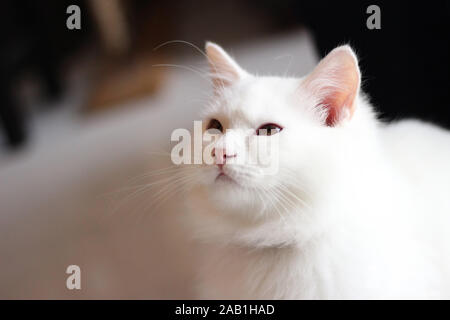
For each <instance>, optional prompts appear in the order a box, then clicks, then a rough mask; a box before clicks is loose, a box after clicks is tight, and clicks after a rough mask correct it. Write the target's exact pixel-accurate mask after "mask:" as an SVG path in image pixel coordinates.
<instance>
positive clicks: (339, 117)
mask: <svg viewBox="0 0 450 320" xmlns="http://www.w3.org/2000/svg"><path fill="white" fill-rule="evenodd" d="M211 46H214V45H210V48H209V52H208V56H209V58H210V59H212V60H213V61H214V63H215V65H214V67H215V68H216V66H217V65H219V67H218V68H220V63H224V62H223V61H221V60H220V59H219V60H218V55H217V52H219V56H220V55H224V56H223V57H224V59H225V60H226V61H225V63H227V64H231V67H233V68H238V66H237V65H234V64H233V63H234V61H232V60H228V59H230V58H229V57H228V56H226V55H225V53H224V52H222V51H220V48H218V47H216V46H214V47H211ZM216 50H219V51H216ZM339 50H340V51H339ZM346 50H347V51H348V50H350V49H349V48H347V47H345V48H344V49H342V48H340V49H336V50H335V51H333V52H334V56H333V52H332V53H331V54H330V55H329V57H330V58H328V57H327V58H325V59H324V61H325V62H322V63H321V64H320V65H319V67H318V68H316V70H315V71H314V72H313V73H312V74H311V75H310V76H308V77H306V78H303V79H295V80H294V79H283V78H255V77H252V76H248V75H247V74H240V77H239V78H237V79H238V80H236V82H235V83H232V84H229V87H227V86H225V87H223V86H221V87H220V90H221V91H220V93H219V94H218V95H217V98H216V99H217V100H216V101H215V102H214V104H213V106H212V107H211V108H210V109H209V110H208V113H207V116H210V115H214V117H217V118H218V117H222V119H221V121H222V122H223V123H225V124H226V126H227V127H229V128H231V129H237V128H240V127H245V128H248V127H250V128H251V127H257V126H258V125H257V123H261V122H262V123H265V122H274V123H282V129H281V130H282V131H280V132H279V133H278V135H280V140H281V142H280V150H279V156H280V163H279V167H280V168H279V171H278V172H277V173H276V174H275V175H274V176H268V177H267V176H266V177H264V176H260V175H257V174H255V175H254V176H252V175H251V174H249V173H248V172H247V171H249V170H250V169H248V168H249V166H238V165H235V167H234V168H233V167H232V166H233V164H232V163H230V164H228V163H226V164H225V165H224V167H223V168H222V167H220V166H219V168H220V170H221V171H222V170H224V172H225V174H226V175H227V176H229V177H230V178H231V181H228V180H224V179H219V176H217V170H218V169H217V168H215V166H208V167H205V168H202V172H201V173H200V176H201V177H202V179H203V180H202V183H199V184H197V185H196V186H194V187H193V188H192V189H191V190H190V195H189V198H188V204H189V207H190V212H189V215H188V216H187V217H188V219H187V221H188V222H189V225H190V227H191V230H192V231H193V233H194V235H195V236H196V237H197V238H199V239H201V243H202V245H203V246H204V251H203V252H204V255H203V258H204V261H203V263H202V266H203V267H202V269H201V270H199V293H200V295H199V297H201V298H207V299H216V298H229V299H241V298H242V299H272V298H275V299H277V298H278V299H339V298H357V299H364V298H369V299H382V298H450V133H449V132H447V131H445V130H442V129H439V128H436V127H434V126H431V125H428V124H425V123H421V122H418V121H410V120H408V121H401V122H397V123H393V124H383V123H381V122H379V121H378V120H377V119H376V116H375V114H374V113H373V111H372V107H371V106H370V104H369V102H368V101H367V100H366V99H365V98H364V96H363V95H362V94H361V93H359V70H356V71H355V74H357V75H358V77H357V78H358V79H357V80H356V76H354V77H352V76H351V75H350V76H348V74H349V73H351V72H350V71H349V68H354V67H355V66H353V65H352V63H353V62H351V63H350V62H349V61H350V60H351V59H350V58H351V57H353V59H354V56H352V53H351V51H348V52H347V51H346ZM326 59H328V60H326ZM339 59H340V60H339ZM346 59H350V60H346ZM351 61H353V60H351ZM355 61H356V60H355ZM350 65H351V66H350ZM330 66H331V68H330ZM340 66H346V67H345V68H343V70H344V72H343V73H342V74H339V70H338V68H339V67H340ZM356 69H357V63H356ZM330 70H331V72H332V73H333V77H334V78H333V79H332V80H333V81H334V80H336V79H338V78H339V77H338V76H341V77H344V78H345V77H347V79H343V80H342V82H343V83H344V86H331V85H328V86H327V89H326V90H324V91H323V92H321V93H319V92H320V90H321V88H319V87H318V84H317V83H319V86H320V81H322V82H323V83H327V79H326V75H327V72H328V73H330ZM225 71H227V72H229V71H230V69H226V70H225ZM241 71H242V70H240V69H239V70H238V72H241ZM242 72H243V71H242ZM226 76H227V78H226V79H229V78H230V74H227V75H226ZM328 80H330V79H328ZM347 80H348V81H349V82H348V85H347V83H346V81H347ZM311 83H313V84H314V87H312V86H310V85H311ZM329 83H331V82H328V84H329ZM222 85H223V83H222ZM302 86H303V87H302ZM297 88H301V89H299V90H300V91H298V90H297ZM330 88H331V89H330ZM333 88H338V90H337V91H336V92H334V91H333ZM355 88H356V89H355ZM347 89H348V90H347ZM271 90H274V91H271ZM291 93H292V94H291ZM342 94H343V96H341V95H342ZM292 98H294V99H295V98H301V101H299V102H298V109H296V108H297V107H296V106H295V102H293V100H292ZM325 100H326V101H327V104H326V108H328V109H327V110H328V113H326V114H324V112H323V110H324V109H325V108H323V106H324V104H323V103H322V104H321V103H320V102H321V101H322V102H323V101H325ZM267 103H268V105H266V104H267ZM278 104H279V105H278ZM271 107H273V109H275V110H271ZM312 107H314V108H312ZM258 108H259V109H260V112H261V115H258V112H257V111H256V110H257V109H258ZM317 108H322V110H321V111H320V112H316V111H317ZM331 108H336V110H334V111H330V110H331ZM339 108H340V109H339ZM344 108H348V110H344ZM297 111H298V114H296V112H297ZM333 112H334V116H333V117H334V118H333V119H331V120H330V119H329V117H330V114H331V113H333ZM277 113H278V115H277ZM279 113H282V115H281V116H280V114H279ZM338 113H339V114H338ZM267 116H269V118H265V117H267ZM226 119H228V120H226ZM252 121H253V122H254V123H255V124H252ZM280 127H281V126H280ZM227 134H228V133H227ZM282 135H283V136H282ZM224 136H226V135H225V134H224ZM233 139H236V138H233ZM238 139H239V138H238ZM283 139H284V140H283ZM233 143H234V144H236V142H232V143H231V144H233ZM237 144H239V143H237ZM228 145H229V141H227V150H229V146H228ZM236 150H237V151H233V153H235V154H237V155H238V156H239V155H240V154H242V153H243V152H245V151H242V150H241V149H239V147H236ZM227 152H228V151H227ZM235 154H234V155H233V156H235ZM227 168H229V169H227ZM242 168H243V169H242ZM227 170H228V171H227ZM248 175H250V178H247V176H248ZM261 184H262V186H261Z"/></svg>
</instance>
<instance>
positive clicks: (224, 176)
mask: <svg viewBox="0 0 450 320" xmlns="http://www.w3.org/2000/svg"><path fill="white" fill-rule="evenodd" d="M215 181H216V182H218V181H221V182H230V183H235V184H236V181H235V180H234V179H233V178H231V177H230V176H229V175H227V174H226V173H225V172H224V171H223V169H222V168H220V169H219V174H218V175H217V177H216V179H215Z"/></svg>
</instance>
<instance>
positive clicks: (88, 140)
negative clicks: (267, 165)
mask: <svg viewBox="0 0 450 320" xmlns="http://www.w3.org/2000/svg"><path fill="white" fill-rule="evenodd" d="M371 4H376V5H378V6H379V7H380V9H381V29H376V30H370V29H368V28H367V25H366V21H367V19H368V18H369V16H370V15H371V14H369V13H367V12H366V10H367V7H368V6H369V5H371ZM71 5H76V6H77V7H78V8H79V20H78V21H79V22H80V24H79V25H77V24H76V22H75V20H72V19H76V18H74V17H73V14H76V10H75V11H73V10H72V9H73V7H72V9H71V10H68V8H69V7H70V6H71ZM1 9H2V10H0V15H1V19H0V26H1V27H0V41H1V43H2V45H1V51H0V70H1V72H0V75H1V83H0V92H1V94H0V97H1V100H0V298H3V299H13V298H19V299H23V298H32V299H34V298H41V299H47V298H49V299H57V298H63V299H80V298H90V299H91V298H113V299H128V298H139V299H140V298H150V299H177V298H193V297H194V293H193V288H194V286H195V278H194V274H195V269H196V258H195V255H196V254H197V253H196V251H197V250H198V248H197V247H196V246H195V245H193V244H192V243H191V242H190V241H189V237H188V236H187V234H186V232H185V230H183V228H182V226H181V223H180V221H179V219H178V217H179V216H180V215H182V214H183V207H180V206H179V205H178V204H179V203H181V200H182V197H183V195H182V194H181V193H180V192H178V191H179V190H178V189H175V188H171V187H167V186H165V185H164V184H161V183H159V182H158V181H160V180H158V179H161V177H164V175H165V174H169V173H170V169H168V170H166V171H164V170H165V169H164V168H169V167H170V166H171V163H170V159H168V152H169V151H170V133H171V132H172V130H173V129H175V128H180V127H184V128H188V129H191V128H192V120H196V119H198V116H197V114H198V111H199V110H200V109H201V107H202V105H203V104H204V103H205V101H206V100H207V99H208V95H209V94H210V84H209V82H208V81H207V79H205V78H204V76H203V74H202V73H201V72H202V71H206V63H205V59H204V57H203V56H202V53H201V52H199V51H198V50H197V48H196V47H198V48H200V49H203V46H204V43H205V41H206V40H211V41H214V42H217V43H219V44H221V45H222V46H223V47H224V48H225V49H226V50H228V51H229V52H230V53H231V54H232V55H233V56H235V57H236V59H237V61H238V62H239V63H240V64H241V65H242V66H243V67H244V68H246V69H247V70H249V71H251V72H258V73H259V74H278V75H283V74H287V75H291V76H303V75H305V74H306V73H307V72H309V71H311V70H312V68H313V67H314V65H315V64H316V63H317V61H318V60H319V59H320V57H322V56H324V55H325V54H326V53H327V52H329V51H330V50H332V49H333V48H334V47H335V46H337V45H339V44H343V43H350V44H351V45H352V46H353V47H354V48H355V50H356V52H357V54H358V56H359V58H360V67H361V70H362V75H363V88H364V90H365V91H366V92H368V93H369V95H370V97H371V99H372V102H373V103H374V105H375V106H376V107H377V110H378V111H379V113H380V117H381V118H382V119H385V120H386V121H390V120H396V119H401V118H404V117H417V118H421V119H424V120H427V121H432V122H434V123H436V124H438V125H441V126H444V127H447V128H450V102H449V101H450V90H449V88H450V62H449V61H450V59H449V58H450V48H449V47H450V41H449V40H450V37H449V36H450V26H449V24H450V1H442V0H441V1H439V0H438V1H430V2H427V3H426V4H421V5H419V4H415V3H411V2H406V1H396V2H395V3H393V1H391V2H388V1H371V2H369V1H347V2H336V1H320V0H314V1H300V0H279V1H269V0H260V1H256V0H241V1H237V0H228V1H206V0H198V1H187V0H179V1H170V0H169V1H167V0H166V1H160V0H127V1H124V0H122V1H121V0H85V1H75V0H72V1H66V0H59V1H31V0H29V1H26V0H16V1H12V0H6V1H3V2H2V4H1ZM74 26H75V28H72V27H74ZM71 28H72V29H71ZM175 40H176V41H175ZM157 170H160V171H157ZM155 182H156V183H155ZM149 183H155V184H153V185H152V187H151V188H150V187H149V188H145V186H146V185H148V184H149ZM143 186H144V188H143ZM152 196H155V197H152ZM152 199H153V200H155V199H157V200H158V201H157V202H156V201H153V200H152ZM71 264H75V265H79V266H80V268H81V277H82V278H81V279H82V289H81V290H68V289H67V288H66V278H67V277H68V275H67V274H66V273H65V271H66V268H67V266H69V265H71Z"/></svg>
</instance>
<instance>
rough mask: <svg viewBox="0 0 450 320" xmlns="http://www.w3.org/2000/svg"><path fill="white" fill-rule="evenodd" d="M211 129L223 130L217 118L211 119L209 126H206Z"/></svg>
mask: <svg viewBox="0 0 450 320" xmlns="http://www.w3.org/2000/svg"><path fill="white" fill-rule="evenodd" d="M209 129H216V130H219V131H220V132H223V127H222V124H221V123H220V121H219V120H217V119H211V121H209V123H208V126H207V127H206V130H209Z"/></svg>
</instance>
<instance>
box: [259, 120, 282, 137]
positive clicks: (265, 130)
mask: <svg viewBox="0 0 450 320" xmlns="http://www.w3.org/2000/svg"><path fill="white" fill-rule="evenodd" d="M281 130H283V128H282V127H280V126H279V125H277V124H275V123H266V124H263V125H262V126H260V127H259V128H258V129H257V130H256V134H257V135H258V136H272V135H274V134H276V133H278V132H280V131H281Z"/></svg>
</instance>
